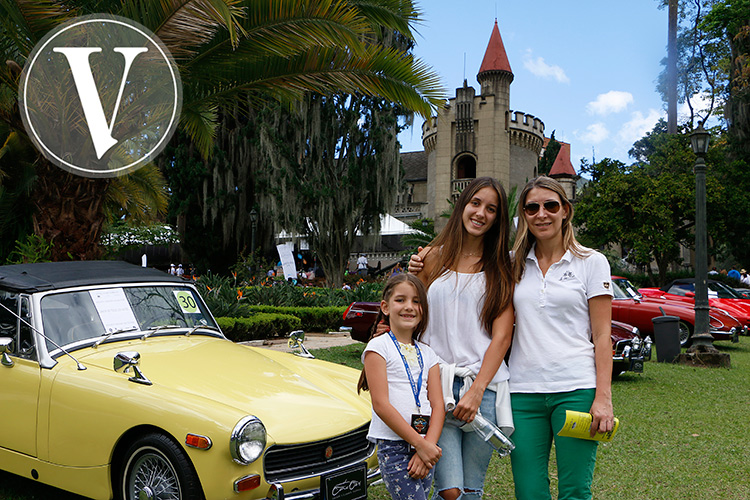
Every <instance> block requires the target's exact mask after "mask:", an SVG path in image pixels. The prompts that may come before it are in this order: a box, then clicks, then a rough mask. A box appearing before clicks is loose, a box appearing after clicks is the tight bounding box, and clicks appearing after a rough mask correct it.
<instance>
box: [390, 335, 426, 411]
mask: <svg viewBox="0 0 750 500" xmlns="http://www.w3.org/2000/svg"><path fill="white" fill-rule="evenodd" d="M388 335H389V336H390V337H391V340H392V341H393V344H394V345H395V346H396V349H397V350H398V353H399V354H400V355H401V361H403V362H404V368H406V375H407V376H408V377H409V384H411V392H412V393H413V394H414V402H416V403H417V410H418V411H421V410H422V403H420V402H419V393H420V392H421V390H422V372H423V371H424V361H422V351H420V350H419V346H418V345H417V343H416V342H414V348H415V349H416V350H417V359H418V360H419V378H418V379H417V383H416V384H415V383H414V377H412V375H411V369H410V368H409V363H407V362H406V357H404V353H402V352H401V346H399V345H398V340H396V336H395V335H393V332H390V331H389V332H388Z"/></svg>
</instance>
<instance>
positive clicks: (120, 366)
mask: <svg viewBox="0 0 750 500" xmlns="http://www.w3.org/2000/svg"><path fill="white" fill-rule="evenodd" d="M140 360H141V354H140V353H138V352H136V351H124V352H118V353H117V354H116V355H115V359H114V369H115V371H116V372H117V373H129V372H130V369H131V368H132V369H133V373H134V374H135V375H133V376H132V377H130V378H129V379H128V380H130V381H131V382H135V383H137V384H143V385H153V382H151V381H150V380H149V379H148V378H147V377H146V376H145V375H144V374H143V372H141V369H140V368H138V363H140Z"/></svg>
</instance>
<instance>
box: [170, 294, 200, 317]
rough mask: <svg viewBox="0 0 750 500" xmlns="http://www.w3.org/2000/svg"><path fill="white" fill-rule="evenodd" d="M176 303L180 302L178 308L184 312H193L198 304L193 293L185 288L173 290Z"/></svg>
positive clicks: (196, 309)
mask: <svg viewBox="0 0 750 500" xmlns="http://www.w3.org/2000/svg"><path fill="white" fill-rule="evenodd" d="M172 293H174V296H175V298H176V299H177V303H178V304H180V309H182V312H184V313H186V314H194V313H197V312H198V304H196V302H195V299H194V298H193V294H192V293H190V292H187V291H185V290H180V291H174V292H172Z"/></svg>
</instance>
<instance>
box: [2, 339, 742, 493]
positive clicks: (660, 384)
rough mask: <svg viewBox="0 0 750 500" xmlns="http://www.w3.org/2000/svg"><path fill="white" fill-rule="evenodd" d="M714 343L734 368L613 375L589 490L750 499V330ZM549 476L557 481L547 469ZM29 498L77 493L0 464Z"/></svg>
mask: <svg viewBox="0 0 750 500" xmlns="http://www.w3.org/2000/svg"><path fill="white" fill-rule="evenodd" d="M715 345H716V346H717V347H718V348H719V349H720V350H721V351H722V352H726V353H729V354H730V355H731V357H732V368H731V369H729V370H727V369H705V368H692V367H686V366H679V365H670V364H664V363H657V362H656V355H655V354H654V358H653V360H652V361H651V362H649V363H646V367H645V371H644V373H643V374H642V375H636V374H627V373H626V374H623V375H622V376H620V377H619V378H618V379H616V380H615V381H614V383H613V386H612V392H613V398H614V405H615V414H616V415H617V416H618V417H619V418H620V431H619V433H618V435H617V436H616V437H615V439H614V441H613V442H611V443H608V444H602V445H601V446H600V447H599V456H598V460H597V464H596V473H595V476H594V498H597V499H606V500H610V499H612V500H657V499H664V500H674V499H690V500H704V499H705V500H718V499H721V500H725V499H731V500H739V499H750V337H741V338H740V343H739V344H730V343H727V342H717V343H716V344H715ZM362 348H363V344H356V345H350V346H344V347H335V348H331V349H320V350H314V351H313V353H314V354H315V356H317V357H318V358H322V359H328V360H330V361H335V362H338V363H343V364H347V365H349V366H353V367H356V368H361V364H360V362H359V359H360V355H361V353H362ZM553 460H554V459H553ZM553 470H554V469H553ZM552 483H553V490H555V489H556V484H555V478H554V475H553V477H552ZM370 498H371V499H373V500H387V499H388V498H389V496H388V494H387V493H386V492H385V489H384V488H383V487H382V485H381V486H375V487H373V488H372V489H371V490H370ZM484 498H486V499H490V500H499V499H509V498H513V481H512V477H511V472H510V461H509V460H508V459H507V458H506V459H498V458H497V456H496V457H495V458H493V460H492V463H491V464H490V471H489V473H488V476H487V483H486V485H485V496H484ZM553 498H555V495H554V492H553ZM31 499H45V500H47V499H55V500H83V497H79V496H75V495H70V494H67V493H64V492H61V491H60V490H57V489H54V488H49V487H46V486H43V485H40V484H38V483H35V482H33V481H31V480H28V479H23V478H20V477H18V476H14V475H11V474H7V473H2V472H0V500H31ZM208 500H211V499H208Z"/></svg>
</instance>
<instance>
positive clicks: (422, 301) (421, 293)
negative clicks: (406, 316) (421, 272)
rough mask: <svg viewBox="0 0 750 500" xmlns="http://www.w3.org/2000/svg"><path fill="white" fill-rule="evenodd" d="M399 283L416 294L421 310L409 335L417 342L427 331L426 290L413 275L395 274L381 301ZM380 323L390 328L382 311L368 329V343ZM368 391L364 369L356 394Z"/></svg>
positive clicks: (387, 318)
mask: <svg viewBox="0 0 750 500" xmlns="http://www.w3.org/2000/svg"><path fill="white" fill-rule="evenodd" d="M401 283H409V284H410V285H411V286H413V287H414V289H415V290H416V292H417V299H419V306H420V308H421V309H422V318H421V319H420V320H419V323H417V326H416V328H414V331H413V332H412V334H411V338H412V339H414V340H419V339H421V338H422V334H423V333H424V331H425V330H426V329H427V317H428V307H427V288H425V286H424V283H422V282H421V281H420V279H419V278H417V277H416V276H414V275H413V274H396V275H394V276H391V277H390V278H389V279H388V281H387V282H386V283H385V286H384V287H383V293H382V296H381V300H384V301H386V302H388V300H389V299H390V298H391V296H392V295H393V290H394V289H395V288H396V286H397V285H400V284H401ZM381 321H384V322H385V324H386V325H388V326H390V318H389V317H388V316H387V315H385V314H384V313H383V309H380V311H379V312H378V317H377V318H376V319H375V322H374V323H373V324H372V327H370V338H369V340H368V342H369V341H370V340H372V339H373V338H375V337H376V336H377V330H378V324H379V323H380V322H381ZM369 390H370V387H369V386H368V385H367V375H366V374H365V369H364V368H362V373H360V374H359V382H357V394H359V392H360V391H369Z"/></svg>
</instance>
